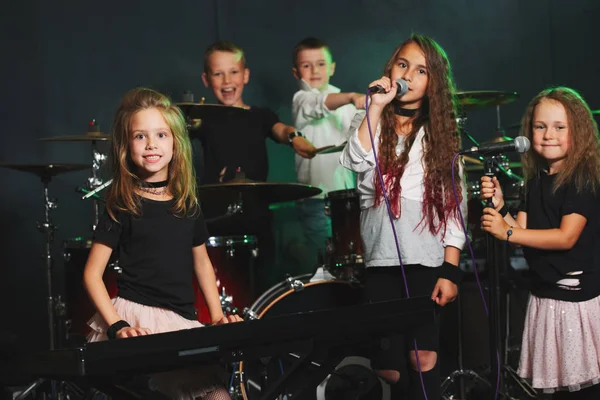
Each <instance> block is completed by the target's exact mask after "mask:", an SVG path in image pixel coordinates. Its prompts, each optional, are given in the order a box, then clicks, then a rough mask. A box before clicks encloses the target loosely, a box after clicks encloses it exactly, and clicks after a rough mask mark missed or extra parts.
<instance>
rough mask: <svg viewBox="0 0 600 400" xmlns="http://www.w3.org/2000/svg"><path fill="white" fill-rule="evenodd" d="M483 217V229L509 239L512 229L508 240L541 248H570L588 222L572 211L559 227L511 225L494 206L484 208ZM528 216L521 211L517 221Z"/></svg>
mask: <svg viewBox="0 0 600 400" xmlns="http://www.w3.org/2000/svg"><path fill="white" fill-rule="evenodd" d="M483 212H484V215H483V217H481V221H482V227H483V230H485V231H486V232H490V233H491V234H492V235H493V236H494V237H495V238H497V239H499V240H507V238H508V231H509V230H512V234H511V236H510V238H508V242H509V243H512V244H517V245H521V246H527V247H532V248H535V249H540V250H570V249H571V248H572V247H573V246H574V245H575V243H577V240H579V236H580V235H581V232H583V228H585V225H586V223H587V218H585V217H584V216H583V215H581V214H577V213H571V214H567V215H564V216H563V217H562V219H561V221H560V227H559V228H553V229H527V228H525V227H523V226H521V225H520V224H517V225H512V228H511V225H509V223H507V221H506V218H505V219H503V218H502V217H501V216H500V214H499V213H498V212H497V211H496V210H494V209H493V208H489V207H488V208H484V209H483ZM519 217H521V219H523V218H526V214H525V213H523V212H519V215H517V221H515V222H517V223H518V222H519ZM524 225H525V226H526V224H524Z"/></svg>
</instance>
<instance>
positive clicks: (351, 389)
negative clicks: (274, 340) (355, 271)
mask: <svg viewBox="0 0 600 400" xmlns="http://www.w3.org/2000/svg"><path fill="white" fill-rule="evenodd" d="M311 276H312V275H310V274H307V275H301V276H298V277H290V278H288V279H286V280H285V281H283V282H280V283H279V284H277V285H275V286H273V287H272V288H271V289H269V290H267V291H266V292H265V293H264V294H263V295H261V296H260V297H259V298H258V300H256V302H255V303H254V304H253V305H252V307H250V309H249V310H247V312H246V313H245V317H246V319H264V318H272V317H277V316H280V315H287V314H293V313H298V312H303V311H304V312H306V311H314V310H323V309H330V308H337V307H344V306H352V305H357V304H360V302H361V300H362V293H361V290H360V288H359V287H358V286H356V285H352V284H350V283H349V282H346V281H341V280H315V281H311V280H310V279H311ZM263 361H265V360H262V361H261V360H250V361H244V362H242V363H240V368H239V375H240V376H241V377H243V378H242V384H241V385H240V390H241V393H242V396H243V398H244V399H245V400H255V399H259V398H260V395H261V392H263V393H264V391H265V390H266V388H265V387H263V386H265V385H267V384H268V382H270V383H271V384H272V383H275V382H276V381H277V379H278V378H279V377H280V376H281V371H282V369H283V370H284V371H287V370H288V369H289V368H290V367H291V366H292V364H293V363H294V361H296V359H295V358H293V357H291V356H289V355H284V356H282V357H281V358H277V357H272V358H269V361H268V363H267V364H265V363H264V362H263ZM348 382H352V385H348ZM357 383H361V384H357ZM357 388H360V393H359V392H358V390H359V389H357ZM359 394H360V395H361V397H360V398H365V399H367V398H368V399H373V400H389V399H390V389H389V386H388V385H387V384H386V383H384V382H383V381H382V380H381V379H379V378H378V377H377V375H376V374H375V373H374V372H373V371H372V370H371V368H370V361H369V360H368V359H367V358H365V357H362V356H361V355H356V356H352V357H346V358H345V359H344V360H342V362H341V363H340V364H339V365H338V366H337V367H336V373H335V374H332V375H329V376H328V377H327V378H326V379H325V380H324V381H323V382H322V383H321V384H320V385H319V386H317V388H316V389H315V397H316V399H317V400H332V399H339V398H359V397H358V396H359Z"/></svg>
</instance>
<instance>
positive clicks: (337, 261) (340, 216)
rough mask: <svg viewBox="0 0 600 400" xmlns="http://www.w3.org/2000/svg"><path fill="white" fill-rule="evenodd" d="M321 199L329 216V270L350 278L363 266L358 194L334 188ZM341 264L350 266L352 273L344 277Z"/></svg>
mask: <svg viewBox="0 0 600 400" xmlns="http://www.w3.org/2000/svg"><path fill="white" fill-rule="evenodd" d="M325 201H326V206H325V213H326V214H327V215H329V216H330V217H331V232H332V238H331V243H330V245H329V246H327V255H328V258H329V260H330V262H329V264H330V270H331V272H332V274H333V275H335V276H337V277H339V278H343V279H353V278H355V277H356V276H354V275H357V273H356V271H357V270H356V268H357V267H362V265H363V253H364V250H363V242H362V239H361V237H360V203H359V196H358V193H357V192H356V190H355V189H347V190H336V191H333V192H329V193H327V197H326V198H325ZM345 267H350V268H351V269H352V273H351V275H352V276H348V273H347V270H346V269H345ZM360 270H362V269H360ZM340 271H343V272H341V275H340ZM358 275H360V273H359V274H358Z"/></svg>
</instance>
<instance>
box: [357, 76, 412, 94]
mask: <svg viewBox="0 0 600 400" xmlns="http://www.w3.org/2000/svg"><path fill="white" fill-rule="evenodd" d="M396 83H397V84H398V91H397V92H396V97H402V96H404V95H405V94H406V93H407V92H408V83H406V81H405V80H404V79H396ZM367 91H368V92H369V93H371V94H373V93H385V89H384V88H383V87H382V86H381V85H375V86H371V87H370V88H369V89H368V90H367Z"/></svg>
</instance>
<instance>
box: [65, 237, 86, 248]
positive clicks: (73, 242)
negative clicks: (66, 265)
mask: <svg viewBox="0 0 600 400" xmlns="http://www.w3.org/2000/svg"><path fill="white" fill-rule="evenodd" d="M92 243H93V241H92V239H85V238H83V237H75V238H69V239H65V240H63V247H64V248H66V249H91V248H92Z"/></svg>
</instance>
